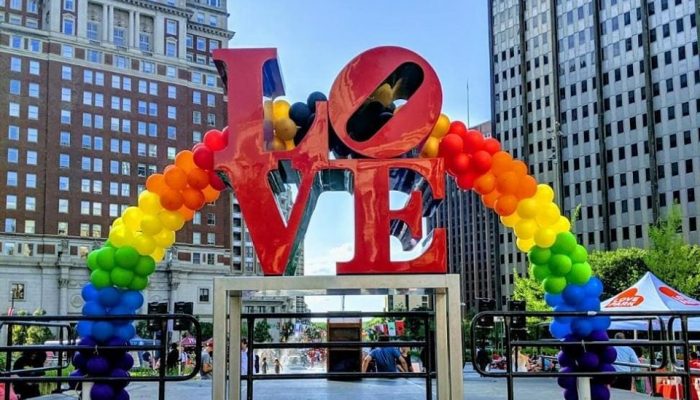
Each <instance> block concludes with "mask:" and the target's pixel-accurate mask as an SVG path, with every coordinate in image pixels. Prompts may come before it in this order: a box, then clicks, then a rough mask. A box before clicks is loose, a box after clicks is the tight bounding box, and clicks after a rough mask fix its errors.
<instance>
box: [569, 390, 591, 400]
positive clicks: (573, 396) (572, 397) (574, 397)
mask: <svg viewBox="0 0 700 400" xmlns="http://www.w3.org/2000/svg"><path fill="white" fill-rule="evenodd" d="M564 400H578V392H577V391H576V388H572V389H565V390H564ZM596 400H598V399H596Z"/></svg>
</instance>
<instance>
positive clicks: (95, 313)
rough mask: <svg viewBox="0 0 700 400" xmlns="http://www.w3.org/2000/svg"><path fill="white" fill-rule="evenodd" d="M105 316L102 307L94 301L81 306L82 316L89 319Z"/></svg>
mask: <svg viewBox="0 0 700 400" xmlns="http://www.w3.org/2000/svg"><path fill="white" fill-rule="evenodd" d="M105 314H106V311H105V309H104V307H102V306H101V305H100V304H99V303H98V302H96V301H88V302H87V303H85V305H84V306H83V315H87V316H90V317H101V316H103V315H105Z"/></svg>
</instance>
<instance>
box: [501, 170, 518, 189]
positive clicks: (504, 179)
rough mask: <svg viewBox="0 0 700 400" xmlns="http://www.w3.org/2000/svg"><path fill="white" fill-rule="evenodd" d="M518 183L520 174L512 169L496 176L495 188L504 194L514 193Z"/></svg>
mask: <svg viewBox="0 0 700 400" xmlns="http://www.w3.org/2000/svg"><path fill="white" fill-rule="evenodd" d="M519 184H520V176H518V174H516V173H515V172H513V171H506V172H504V173H502V174H500V175H497V176H496V188H497V189H498V191H499V192H501V193H504V194H515V193H516V192H517V191H518V187H519Z"/></svg>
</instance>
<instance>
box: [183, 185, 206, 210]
mask: <svg viewBox="0 0 700 400" xmlns="http://www.w3.org/2000/svg"><path fill="white" fill-rule="evenodd" d="M181 194H182V203H183V204H184V205H185V207H187V208H189V209H190V210H199V209H200V208H202V207H203V206H204V201H205V200H204V194H202V191H201V190H197V189H194V188H191V187H189V186H188V187H186V188H185V189H183V190H182V192H181Z"/></svg>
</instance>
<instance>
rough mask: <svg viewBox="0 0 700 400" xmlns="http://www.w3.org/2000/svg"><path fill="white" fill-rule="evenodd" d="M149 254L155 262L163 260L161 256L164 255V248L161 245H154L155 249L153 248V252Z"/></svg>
mask: <svg viewBox="0 0 700 400" xmlns="http://www.w3.org/2000/svg"><path fill="white" fill-rule="evenodd" d="M149 255H150V257H151V258H152V259H153V261H155V262H160V261H163V258H164V257H165V249H163V248H161V247H156V249H155V250H153V253H151V254H149Z"/></svg>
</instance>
